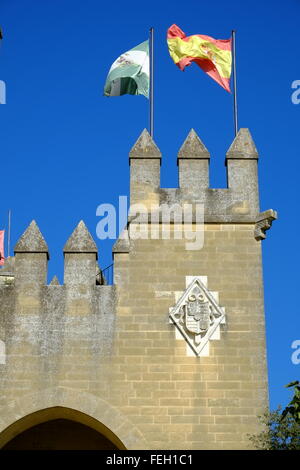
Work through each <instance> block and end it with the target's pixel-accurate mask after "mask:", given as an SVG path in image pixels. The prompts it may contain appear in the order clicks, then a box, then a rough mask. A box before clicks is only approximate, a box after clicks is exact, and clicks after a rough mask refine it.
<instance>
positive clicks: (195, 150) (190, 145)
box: [177, 129, 210, 164]
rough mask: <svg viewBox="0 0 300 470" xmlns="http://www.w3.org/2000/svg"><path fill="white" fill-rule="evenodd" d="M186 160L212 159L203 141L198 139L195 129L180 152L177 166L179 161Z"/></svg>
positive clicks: (191, 131)
mask: <svg viewBox="0 0 300 470" xmlns="http://www.w3.org/2000/svg"><path fill="white" fill-rule="evenodd" d="M185 158H192V159H198V158H204V159H206V160H208V159H209V158H210V155H209V151H208V150H207V148H206V147H205V145H204V144H203V142H202V141H201V139H200V138H199V137H198V135H197V133H196V132H195V131H194V129H191V130H190V132H189V134H188V136H187V138H186V139H185V141H184V142H183V144H182V146H181V148H180V150H179V152H178V158H177V164H178V160H179V159H185Z"/></svg>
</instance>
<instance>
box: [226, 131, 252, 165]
mask: <svg viewBox="0 0 300 470" xmlns="http://www.w3.org/2000/svg"><path fill="white" fill-rule="evenodd" d="M231 158H238V159H246V158H247V159H250V160H258V152H257V150H256V147H255V144H254V142H253V139H252V137H251V134H250V132H249V129H245V128H242V129H240V130H239V131H238V133H237V135H236V137H235V139H234V141H233V142H232V144H231V146H230V147H229V149H228V151H227V153H226V159H227V160H229V159H231Z"/></svg>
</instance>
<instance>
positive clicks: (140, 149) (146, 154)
mask: <svg viewBox="0 0 300 470" xmlns="http://www.w3.org/2000/svg"><path fill="white" fill-rule="evenodd" d="M133 158H151V159H153V158H159V159H160V158H161V153H160V150H159V148H158V147H157V145H156V144H155V142H154V140H153V139H152V137H151V136H150V134H149V132H148V131H147V129H144V130H143V132H142V133H141V135H140V137H139V138H138V140H137V141H136V143H135V144H134V146H133V147H132V149H131V150H130V153H129V160H131V159H133Z"/></svg>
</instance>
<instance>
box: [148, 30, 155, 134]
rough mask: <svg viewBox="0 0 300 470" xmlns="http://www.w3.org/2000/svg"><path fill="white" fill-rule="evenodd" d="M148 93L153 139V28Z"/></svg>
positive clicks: (152, 32) (151, 31)
mask: <svg viewBox="0 0 300 470" xmlns="http://www.w3.org/2000/svg"><path fill="white" fill-rule="evenodd" d="M149 39H150V41H149V42H150V51H149V53H150V90H149V91H150V93H149V100H150V102H149V105H150V116H149V117H150V135H151V137H152V138H153V132H154V119H153V117H154V116H153V112H154V109H153V72H154V60H153V59H154V47H153V44H154V28H152V27H151V28H150V38H149Z"/></svg>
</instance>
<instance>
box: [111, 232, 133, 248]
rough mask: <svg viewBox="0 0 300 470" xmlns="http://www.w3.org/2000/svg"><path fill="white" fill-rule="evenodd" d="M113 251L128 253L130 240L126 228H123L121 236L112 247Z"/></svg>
mask: <svg viewBox="0 0 300 470" xmlns="http://www.w3.org/2000/svg"><path fill="white" fill-rule="evenodd" d="M112 251H113V253H114V254H115V253H129V251H130V240H129V236H128V230H123V232H122V234H121V236H120V237H119V238H118V240H117V241H116V243H115V244H114V246H113V249H112Z"/></svg>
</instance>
